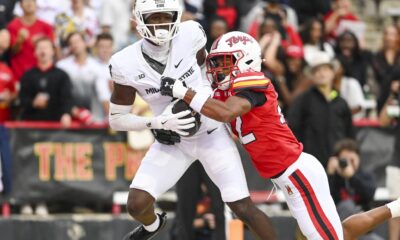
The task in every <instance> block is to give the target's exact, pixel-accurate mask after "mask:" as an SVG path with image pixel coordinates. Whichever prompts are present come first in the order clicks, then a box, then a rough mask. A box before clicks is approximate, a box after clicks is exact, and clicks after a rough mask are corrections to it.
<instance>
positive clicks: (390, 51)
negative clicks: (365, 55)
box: [372, 25, 400, 111]
mask: <svg viewBox="0 0 400 240" xmlns="http://www.w3.org/2000/svg"><path fill="white" fill-rule="evenodd" d="M398 66H400V30H399V29H398V28H397V27H396V26H394V25H390V26H387V27H386V28H385V31H384V33H383V43H382V49H381V50H380V51H379V52H378V53H376V54H375V56H374V58H373V62H372V67H373V70H374V73H375V79H376V81H377V82H378V84H379V87H380V92H379V95H378V111H380V110H381V109H382V107H383V105H384V104H385V102H386V100H387V98H388V96H389V94H390V85H391V75H392V73H393V70H394V69H395V68H396V67H398Z"/></svg>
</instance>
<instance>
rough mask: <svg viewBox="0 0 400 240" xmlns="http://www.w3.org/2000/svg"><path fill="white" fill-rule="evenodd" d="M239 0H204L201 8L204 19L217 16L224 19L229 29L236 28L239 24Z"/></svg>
mask: <svg viewBox="0 0 400 240" xmlns="http://www.w3.org/2000/svg"><path fill="white" fill-rule="evenodd" d="M239 2H240V0H218V1H215V0H204V3H203V9H204V16H205V19H212V18H213V17H215V16H219V17H222V18H224V19H225V21H226V22H227V24H228V28H229V31H232V30H237V29H238V28H239V26H240V18H241V12H240V8H239Z"/></svg>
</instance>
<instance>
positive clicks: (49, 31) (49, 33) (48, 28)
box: [44, 23, 56, 42]
mask: <svg viewBox="0 0 400 240" xmlns="http://www.w3.org/2000/svg"><path fill="white" fill-rule="evenodd" d="M44 24H45V28H46V37H48V38H50V39H51V40H52V41H53V42H55V40H56V38H55V34H54V30H53V27H52V26H51V25H49V24H47V23H44Z"/></svg>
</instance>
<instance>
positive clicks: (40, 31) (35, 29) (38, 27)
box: [7, 18, 54, 81]
mask: <svg viewBox="0 0 400 240" xmlns="http://www.w3.org/2000/svg"><path fill="white" fill-rule="evenodd" d="M7 28H8V31H9V32H10V35H11V46H13V45H15V43H16V41H17V37H18V32H19V31H20V30H21V29H23V28H25V29H27V30H28V32H29V36H28V38H27V39H26V40H25V41H24V43H23V44H22V46H21V50H20V51H19V52H18V53H16V54H15V55H12V57H11V69H12V70H13V73H14V77H15V79H16V80H17V81H19V79H20V78H21V76H22V75H23V74H24V73H25V72H26V71H27V70H29V69H31V68H32V67H34V66H36V62H37V60H36V57H35V41H36V40H37V39H38V38H40V37H48V38H50V39H51V40H54V32H53V28H52V27H51V26H50V25H49V24H47V23H45V22H43V21H41V20H36V22H35V23H34V24H32V25H30V26H28V25H24V23H23V22H22V20H21V18H16V19H14V20H13V21H11V22H10V23H9V24H8V27H7Z"/></svg>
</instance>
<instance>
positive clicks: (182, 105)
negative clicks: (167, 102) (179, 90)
mask: <svg viewBox="0 0 400 240" xmlns="http://www.w3.org/2000/svg"><path fill="white" fill-rule="evenodd" d="M186 110H190V111H191V113H190V114H188V115H187V116H185V117H183V118H190V117H194V118H195V119H196V120H195V122H194V124H195V125H194V127H192V128H189V129H185V130H182V131H185V132H188V133H189V135H187V136H185V137H191V136H193V135H194V134H196V133H197V131H199V129H200V126H201V121H200V114H199V113H198V112H196V111H195V110H193V109H192V108H191V107H190V106H189V105H188V104H187V103H186V102H185V101H183V100H179V101H177V102H176V103H175V104H174V105H173V106H172V110H171V111H172V113H178V112H182V111H186Z"/></svg>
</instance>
